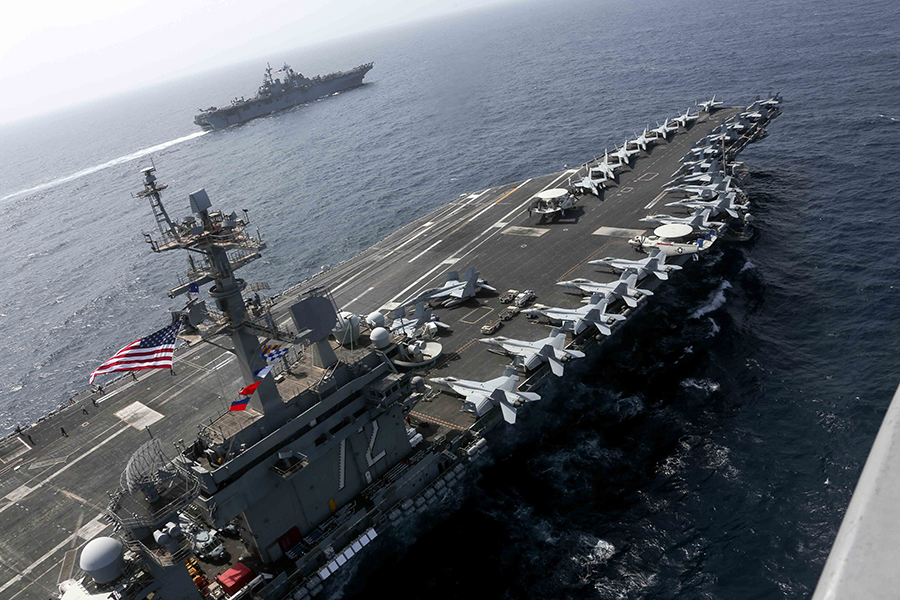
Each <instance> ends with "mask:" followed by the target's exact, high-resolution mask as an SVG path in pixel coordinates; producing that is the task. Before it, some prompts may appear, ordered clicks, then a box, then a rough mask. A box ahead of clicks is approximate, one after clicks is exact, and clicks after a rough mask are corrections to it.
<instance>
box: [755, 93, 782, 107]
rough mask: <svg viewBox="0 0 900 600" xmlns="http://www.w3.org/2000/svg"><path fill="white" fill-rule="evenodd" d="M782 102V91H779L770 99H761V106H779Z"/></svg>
mask: <svg viewBox="0 0 900 600" xmlns="http://www.w3.org/2000/svg"><path fill="white" fill-rule="evenodd" d="M781 102H782V97H781V92H778V93H777V94H775V95H774V96H772V97H771V98H769V99H768V100H760V101H759V104H760V106H762V107H764V108H777V107H778V105H779V104H781Z"/></svg>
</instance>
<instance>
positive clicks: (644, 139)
mask: <svg viewBox="0 0 900 600" xmlns="http://www.w3.org/2000/svg"><path fill="white" fill-rule="evenodd" d="M658 142H659V138H658V137H657V136H655V135H654V136H651V135H650V130H649V129H648V128H647V127H644V131H642V132H641V135H637V134H635V137H634V139H633V140H631V141H628V142H625V147H626V148H628V149H640V150H643V151H644V152H646V151H647V148H649V147H650V145H651V144H656V143H658Z"/></svg>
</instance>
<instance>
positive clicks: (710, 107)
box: [697, 94, 725, 113]
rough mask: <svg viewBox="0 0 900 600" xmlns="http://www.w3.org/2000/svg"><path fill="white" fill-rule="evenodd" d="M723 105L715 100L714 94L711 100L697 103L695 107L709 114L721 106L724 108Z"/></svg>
mask: <svg viewBox="0 0 900 600" xmlns="http://www.w3.org/2000/svg"><path fill="white" fill-rule="evenodd" d="M724 105H725V103H724V102H722V101H719V100H716V96H715V94H713V97H712V99H711V100H707V101H706V102H698V103H697V106H699V107H700V110H705V111H706V112H709V113H711V112H712V111H714V110H716V109H718V108H719V107H721V106H724Z"/></svg>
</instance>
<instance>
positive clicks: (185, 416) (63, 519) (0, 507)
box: [0, 107, 746, 600]
mask: <svg viewBox="0 0 900 600" xmlns="http://www.w3.org/2000/svg"><path fill="white" fill-rule="evenodd" d="M742 110H744V109H742V108H727V107H726V108H721V109H719V110H716V111H714V112H712V113H707V112H702V113H700V115H701V116H700V118H699V120H698V121H697V122H695V123H693V124H692V125H691V126H689V127H687V128H685V127H681V128H679V129H678V131H677V132H676V133H674V135H672V136H671V137H670V138H669V139H668V140H667V141H665V142H662V143H658V144H656V145H654V146H652V147H651V148H650V149H649V151H642V152H641V154H640V156H638V157H637V159H636V160H635V162H634V163H633V164H632V165H631V166H630V168H628V169H625V170H623V171H622V172H621V174H620V175H619V178H618V181H617V182H616V183H614V184H612V185H610V186H608V188H607V189H605V190H604V191H603V192H602V194H601V197H597V196H595V195H592V194H586V195H580V196H578V199H577V204H576V206H575V207H574V208H570V209H568V210H566V212H565V214H564V215H555V216H552V217H551V218H541V216H540V215H538V214H534V213H533V212H532V211H531V210H530V209H531V208H533V206H534V199H535V197H536V195H537V194H538V193H540V192H542V191H545V190H552V189H556V188H567V187H570V186H571V185H572V184H573V183H575V182H577V181H579V180H580V179H581V178H582V177H583V176H584V174H585V169H584V167H582V168H580V169H569V170H566V171H562V172H558V173H554V174H550V175H544V176H539V177H535V178H532V179H528V180H526V181H520V182H515V183H509V184H504V185H500V186H497V187H493V188H490V189H486V190H483V191H478V192H474V193H470V194H466V195H463V196H460V197H459V198H457V199H455V200H453V201H452V202H450V203H448V204H446V205H444V206H442V207H441V208H439V209H437V210H435V211H433V212H432V213H430V214H428V215H426V216H424V217H421V218H419V219H417V220H416V221H414V222H412V223H410V224H408V225H406V226H405V227H403V228H401V229H400V230H398V231H396V232H395V233H393V234H391V235H390V236H388V237H386V238H385V239H383V240H382V241H380V242H378V243H377V244H375V245H374V246H373V247H371V248H370V249H368V250H366V251H364V252H362V253H361V254H360V255H358V256H356V257H355V258H353V259H351V260H349V261H347V262H345V263H343V264H341V265H339V266H337V267H335V268H333V269H331V270H328V271H326V272H323V273H321V274H319V275H317V276H316V277H314V278H312V279H310V280H308V281H306V282H304V283H302V284H300V285H298V286H296V287H294V288H291V289H290V290H288V291H286V292H284V293H282V294H281V295H279V296H277V297H276V298H275V304H274V308H273V311H272V313H273V315H274V316H275V319H276V322H277V323H278V324H279V325H280V326H283V327H287V328H290V317H289V315H288V311H287V309H288V307H289V306H290V305H291V304H292V303H294V302H296V301H297V300H298V299H300V298H302V297H304V295H305V294H306V293H307V292H308V291H309V290H311V289H319V290H325V291H326V292H327V293H328V294H329V295H330V298H332V299H333V302H334V306H335V307H336V308H337V309H338V310H339V311H348V312H350V313H353V314H355V315H367V314H370V313H372V312H373V311H378V310H380V311H381V312H383V313H384V314H386V315H387V314H390V313H391V312H392V311H394V310H396V309H397V308H398V307H401V306H404V305H408V304H409V303H410V301H413V300H415V299H416V298H418V297H420V296H421V295H422V294H423V293H424V292H426V291H427V290H432V289H435V288H439V287H440V286H441V285H442V284H443V283H444V281H445V278H446V275H447V273H448V272H450V271H458V272H459V274H460V275H462V274H463V273H464V272H465V271H466V269H467V268H468V267H470V266H473V267H475V270H476V271H478V272H479V273H480V277H481V278H483V279H484V280H485V281H486V282H487V283H488V284H489V285H490V286H491V287H493V288H494V289H495V290H496V291H494V292H489V291H485V290H481V291H479V292H478V293H477V295H475V296H474V297H470V298H467V299H465V300H464V301H462V302H461V303H460V304H458V305H456V306H453V307H450V308H443V307H438V306H437V305H436V303H434V302H432V304H433V305H435V308H434V315H435V316H436V317H437V319H439V320H440V321H441V322H442V323H443V324H446V325H448V326H449V327H450V330H449V331H446V330H442V331H441V332H440V336H439V342H440V344H441V345H442V346H443V352H442V355H441V357H439V358H438V359H437V360H436V362H435V363H434V364H433V365H431V366H429V367H428V368H426V369H422V370H421V371H420V373H419V374H420V375H422V377H423V378H424V379H425V381H426V382H429V381H430V379H431V378H434V377H439V378H444V377H448V376H449V377H458V378H466V379H470V380H478V381H484V380H488V379H491V378H495V377H498V376H499V375H500V374H502V373H503V370H504V367H506V366H507V365H509V364H510V361H511V359H510V358H509V357H508V356H501V355H499V354H497V353H496V352H491V351H490V349H491V348H492V347H490V346H488V345H486V344H483V343H479V342H478V339H479V338H485V337H492V336H491V335H486V334H483V333H482V327H483V326H485V325H486V324H489V323H492V322H494V321H496V320H498V319H499V316H500V314H501V313H502V312H503V311H504V310H505V309H506V308H507V307H508V306H510V305H509V304H503V303H501V302H500V297H501V296H502V295H503V294H504V293H506V292H507V290H511V289H514V290H518V291H524V290H533V291H534V292H535V294H536V298H535V299H534V300H532V301H530V302H529V303H528V304H527V305H526V307H525V308H528V307H530V306H533V305H534V303H535V302H537V303H540V304H543V305H547V306H558V307H569V308H576V307H579V306H581V305H582V301H581V298H582V297H581V296H580V295H577V294H573V293H572V292H573V291H574V290H572V289H568V288H564V287H560V286H558V285H556V284H557V282H559V281H562V280H571V279H575V278H586V279H591V280H594V281H597V282H612V281H615V280H617V279H619V274H618V273H614V272H613V271H612V270H610V269H609V268H605V267H602V266H597V265H592V264H588V263H589V261H591V260H597V259H600V258H603V257H607V256H614V257H619V258H627V259H632V260H636V259H640V258H642V257H644V256H646V255H645V254H642V253H641V252H638V251H636V250H635V248H634V247H633V245H631V244H629V240H630V239H632V238H634V237H635V236H637V235H643V234H649V232H652V231H653V229H654V227H656V225H653V224H648V223H647V222H643V221H641V219H642V218H643V217H646V216H647V215H648V214H651V213H656V212H671V210H670V209H666V208H665V204H666V202H667V201H670V200H671V197H669V196H666V195H665V193H664V192H663V189H664V185H665V184H666V182H668V181H669V180H670V179H672V173H673V172H675V171H676V170H677V169H678V168H679V167H680V166H681V160H682V157H683V156H685V154H686V153H688V152H689V150H691V148H692V146H693V145H694V144H695V143H696V142H698V141H699V140H701V139H702V138H704V137H705V136H707V135H708V134H709V132H710V130H711V129H712V128H714V127H716V126H717V125H720V124H722V123H724V122H725V121H727V120H729V119H732V118H734V117H736V115H738V114H739V113H741V111H742ZM744 141H746V140H744ZM741 148H742V146H741V147H740V148H734V147H733V150H734V153H735V154H736V152H737V151H739V150H740V149H741ZM188 191H189V190H172V191H170V192H169V193H170V196H169V197H170V202H183V198H184V197H185V196H186V194H187V192H188ZM227 200H228V199H227V198H221V199H219V198H215V199H214V201H227ZM673 262H676V263H678V264H681V265H684V271H682V272H681V273H678V272H674V274H673V275H672V276H673V277H690V276H691V274H690V271H691V270H692V269H697V268H702V260H701V261H699V262H697V263H694V262H693V261H689V260H687V257H677V258H676V259H675V260H673ZM641 286H642V287H646V288H649V289H651V290H653V289H655V290H656V293H657V294H662V293H665V288H666V282H665V281H659V280H657V279H656V278H654V277H652V276H651V277H647V278H645V279H644V280H643V281H642V283H641ZM652 301H653V299H652V297H643V298H641V299H640V303H639V304H638V306H637V309H640V308H642V307H643V306H644V305H646V304H647V303H648V302H649V303H652ZM637 309H635V308H632V309H631V311H636V310H637ZM619 325H621V326H627V322H624V323H621V324H617V326H619ZM550 331H551V327H550V326H549V325H548V324H547V323H546V321H541V320H537V319H531V318H528V316H527V315H526V314H523V313H519V314H517V315H515V316H513V317H512V318H510V319H509V320H505V321H502V326H501V327H500V328H499V330H497V331H496V333H494V334H493V336H505V337H508V338H515V339H519V340H537V339H540V338H544V337H546V336H548V335H549V334H550ZM593 334H595V335H591V336H590V337H589V338H588V339H587V341H588V342H590V343H594V342H595V341H600V342H601V343H602V342H603V341H605V340H606V339H610V338H605V337H603V336H599V335H596V334H597V332H596V330H594V331H593ZM127 335H132V334H131V333H129V334H127ZM392 337H393V336H392ZM595 337H596V340H595V339H594V338H595ZM584 341H585V340H584V339H582V340H580V343H579V347H583V346H584V345H585V344H584ZM219 343H220V345H222V346H225V347H230V346H231V342H230V341H229V340H228V338H225V337H223V338H222V339H221V340H220V341H219ZM332 344H333V345H334V347H335V352H336V353H337V355H338V357H339V358H343V357H344V356H349V355H352V354H353V353H354V352H363V351H366V352H367V351H369V340H368V337H367V335H366V333H365V332H364V333H363V334H362V336H361V337H360V338H359V340H358V342H356V344H354V347H352V348H344V347H341V346H339V345H338V344H337V343H336V342H332ZM588 345H589V344H588ZM305 354H306V353H305V351H303V350H301V349H299V348H297V349H294V350H292V355H291V358H292V362H293V364H292V366H291V367H290V369H287V370H284V371H283V372H282V373H281V376H280V377H279V378H277V386H278V390H279V392H281V394H282V396H283V397H285V398H290V397H291V396H293V395H295V394H297V393H298V392H299V390H302V389H304V388H306V387H308V386H310V385H312V384H314V383H315V382H318V381H321V380H322V378H323V377H325V376H326V375H327V373H326V372H325V370H323V369H321V368H320V367H316V366H314V365H313V364H312V362H311V361H310V360H308V359H307V357H306V356H305ZM102 358H103V357H85V360H87V361H88V362H90V361H91V360H94V359H96V361H97V363H99V362H100V360H102ZM545 366H546V365H545ZM547 372H548V369H546V368H544V369H541V370H540V371H538V373H537V374H536V375H535V374H532V375H531V376H530V379H529V376H527V375H525V374H522V375H521V379H520V385H521V386H522V389H530V388H535V387H537V388H538V389H539V386H536V384H537V383H538V382H539V380H541V379H544V378H547V376H548V373H547ZM86 376H87V374H86ZM241 381H242V377H241V373H240V372H239V370H238V366H237V361H236V360H235V357H234V356H233V355H232V354H229V353H228V352H227V351H226V350H225V349H222V348H219V347H216V346H213V345H209V344H204V343H199V342H198V343H193V344H190V345H189V346H184V347H182V348H180V349H179V350H178V351H177V352H176V354H175V362H174V375H173V374H170V373H169V372H168V371H164V372H162V371H141V372H137V373H136V375H135V376H132V375H131V374H126V375H125V376H123V377H120V378H119V379H117V380H116V381H115V382H112V383H110V384H108V385H105V386H104V389H103V390H102V393H101V392H91V391H85V392H84V393H82V394H79V395H78V396H76V397H75V398H73V399H72V402H71V404H70V405H69V406H68V407H66V408H64V409H62V410H60V411H57V412H56V413H55V414H52V415H51V416H48V417H47V418H45V419H43V420H41V421H40V422H38V423H37V424H35V425H33V426H31V427H29V428H27V429H23V430H22V431H21V432H20V433H19V434H18V435H12V436H10V437H8V438H7V439H6V440H4V441H3V442H2V443H0V461H2V462H0V597H2V598H7V599H9V600H13V599H25V598H42V599H45V598H47V597H49V596H51V595H55V594H57V585H58V584H59V583H60V582H62V581H64V580H66V579H68V578H69V577H72V576H73V573H75V574H77V573H78V567H77V565H76V564H75V563H76V562H77V561H76V558H77V554H78V551H79V549H80V548H81V547H82V546H83V545H84V544H85V543H86V542H87V541H88V540H90V539H92V538H94V537H95V536H97V535H110V533H111V531H112V525H111V522H110V520H109V519H108V518H107V516H106V507H107V505H108V503H109V496H108V494H107V492H108V491H109V490H113V489H115V488H116V486H117V485H118V484H119V479H120V475H121V474H122V470H123V467H124V463H125V461H126V460H127V458H128V456H130V455H131V452H132V451H133V450H134V448H136V447H137V446H139V445H140V444H142V443H144V442H145V441H146V440H148V439H149V438H150V437H157V438H160V439H161V440H162V442H163V446H164V447H166V448H172V447H173V446H172V445H173V444H174V443H181V442H180V441H183V440H189V439H191V438H193V437H194V436H196V434H197V430H198V424H203V423H212V422H213V421H216V420H217V419H218V420H219V421H218V423H219V426H220V427H228V426H231V427H234V428H240V427H243V426H244V425H245V424H246V423H248V422H251V421H253V420H254V419H256V418H259V417H260V413H259V412H258V411H256V410H253V408H251V409H248V410H247V411H245V412H243V413H226V415H230V416H228V419H227V420H223V419H222V417H221V415H222V413H223V407H227V403H228V402H230V401H231V395H230V394H231V393H232V391H233V390H236V389H239V388H240V386H242V385H243V384H242V383H241ZM428 386H429V392H428V394H426V395H425V396H424V397H423V398H422V399H421V400H420V401H418V403H417V404H415V405H414V406H412V407H411V411H410V412H409V414H408V418H409V423H410V424H411V426H414V427H416V428H417V429H418V431H419V432H421V433H422V434H423V436H424V438H425V440H426V444H428V443H430V440H433V439H435V438H436V437H440V438H444V437H453V436H460V435H464V434H465V432H466V430H468V429H469V428H471V427H473V426H476V425H478V426H481V427H484V424H483V423H479V421H481V419H477V418H476V417H475V415H473V414H471V413H469V412H463V411H462V410H460V409H461V405H462V402H461V400H460V398H459V397H457V396H454V395H451V394H450V393H448V392H447V391H441V388H440V387H439V386H437V385H432V384H431V383H428ZM226 395H228V396H227V398H226ZM498 412H499V411H494V412H493V413H492V416H491V419H492V420H493V421H501V422H502V419H500V418H499V416H498V414H497V413H498ZM519 418H524V419H527V418H528V407H527V405H526V406H525V407H524V408H523V409H522V410H520V413H519ZM229 423H230V425H229ZM222 435H223V436H225V437H227V436H228V435H229V434H228V432H223V433H222ZM373 439H374V434H373ZM176 447H177V446H176ZM237 558H238V556H233V557H232V559H233V560H234V559H237ZM220 567H221V568H222V569H224V568H226V567H225V566H220ZM209 568H210V569H216V568H217V567H216V566H215V565H211V566H209Z"/></svg>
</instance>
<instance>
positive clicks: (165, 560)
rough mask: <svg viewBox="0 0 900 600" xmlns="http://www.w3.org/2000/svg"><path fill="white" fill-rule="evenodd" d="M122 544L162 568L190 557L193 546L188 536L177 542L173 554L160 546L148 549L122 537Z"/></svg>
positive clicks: (139, 543) (141, 543) (131, 539)
mask: <svg viewBox="0 0 900 600" xmlns="http://www.w3.org/2000/svg"><path fill="white" fill-rule="evenodd" d="M123 537H124V539H123V542H124V543H125V546H126V547H127V548H128V549H129V550H131V551H132V552H137V553H138V554H141V555H142V556H147V557H149V558H150V559H151V560H153V562H155V563H156V564H158V565H160V566H162V567H170V566H172V565H175V564H178V563H179V562H182V561H183V560H184V559H186V558H187V557H188V556H190V555H191V552H193V549H194V544H193V542H192V540H191V538H190V536H187V535H185V536H183V537H182V538H181V539H180V540H179V541H178V549H177V550H176V551H175V552H169V551H168V550H166V549H165V548H163V547H161V546H156V547H154V548H150V547H149V546H147V545H146V544H144V543H143V542H142V541H140V540H137V539H134V538H131V537H128V536H123Z"/></svg>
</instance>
